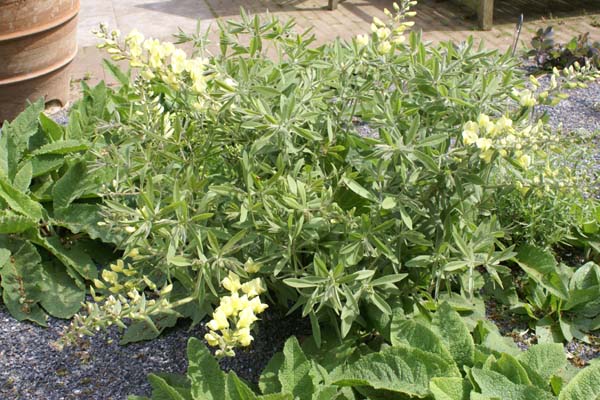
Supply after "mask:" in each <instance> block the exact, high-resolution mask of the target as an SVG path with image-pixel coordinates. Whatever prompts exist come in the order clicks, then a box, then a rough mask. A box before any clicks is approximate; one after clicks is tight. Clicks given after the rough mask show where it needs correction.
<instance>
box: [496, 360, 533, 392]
mask: <svg viewBox="0 0 600 400" xmlns="http://www.w3.org/2000/svg"><path fill="white" fill-rule="evenodd" d="M490 370H491V371H496V372H498V373H500V374H502V375H504V376H505V377H506V378H508V379H510V381H511V382H513V383H516V384H520V385H531V380H530V379H529V375H528V374H527V371H526V370H525V368H524V367H523V366H522V365H521V363H519V361H517V359H516V358H514V357H513V356H511V355H510V354H506V353H504V354H502V355H501V356H500V358H499V359H498V360H497V361H495V362H493V363H492V364H491V366H490Z"/></svg>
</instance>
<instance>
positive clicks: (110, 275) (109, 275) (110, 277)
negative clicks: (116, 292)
mask: <svg viewBox="0 0 600 400" xmlns="http://www.w3.org/2000/svg"><path fill="white" fill-rule="evenodd" d="M102 279H104V280H105V281H106V282H108V283H116V282H117V280H118V279H119V275H117V273H116V272H114V271H110V270H108V269H105V270H104V271H102Z"/></svg>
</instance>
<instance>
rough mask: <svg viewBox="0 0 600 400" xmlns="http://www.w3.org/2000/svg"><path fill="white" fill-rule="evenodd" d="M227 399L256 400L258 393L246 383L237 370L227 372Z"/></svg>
mask: <svg viewBox="0 0 600 400" xmlns="http://www.w3.org/2000/svg"><path fill="white" fill-rule="evenodd" d="M226 384H227V399H228V400H256V398H257V397H256V394H255V393H254V392H253V391H252V389H250V388H249V387H248V385H246V384H245V383H244V382H242V380H241V379H240V378H238V376H237V375H236V374H235V372H229V373H228V374H227V380H226Z"/></svg>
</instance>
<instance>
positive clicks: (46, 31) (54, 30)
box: [0, 0, 79, 122]
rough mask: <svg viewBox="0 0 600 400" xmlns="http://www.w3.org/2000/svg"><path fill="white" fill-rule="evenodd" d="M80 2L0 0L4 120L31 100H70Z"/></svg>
mask: <svg viewBox="0 0 600 400" xmlns="http://www.w3.org/2000/svg"><path fill="white" fill-rule="evenodd" d="M78 12H79V0H0V60H1V61H0V122H2V121H4V120H6V119H8V120H10V119H13V118H14V117H15V116H16V115H17V114H18V113H19V112H21V111H23V109H24V108H25V106H26V105H27V101H28V100H29V101H36V100H37V99H39V98H40V97H44V98H45V101H46V102H47V103H48V102H50V101H53V100H57V101H59V102H60V103H61V104H63V105H64V104H66V102H67V100H68V98H69V81H70V76H69V66H70V64H71V61H73V59H74V58H75V55H76V54H77V14H78Z"/></svg>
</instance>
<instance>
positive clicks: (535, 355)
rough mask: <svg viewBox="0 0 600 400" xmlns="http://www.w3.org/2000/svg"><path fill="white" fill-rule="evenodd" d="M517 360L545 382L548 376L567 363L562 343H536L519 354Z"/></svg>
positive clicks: (548, 378)
mask: <svg viewBox="0 0 600 400" xmlns="http://www.w3.org/2000/svg"><path fill="white" fill-rule="evenodd" d="M518 360H519V361H520V362H521V364H523V366H524V367H526V368H528V369H530V370H531V371H535V372H536V373H537V374H539V375H540V376H541V377H542V378H543V379H544V381H545V382H546V383H548V381H549V380H550V377H551V376H552V375H554V374H555V373H557V372H558V371H559V370H560V369H561V368H563V367H564V366H565V365H566V364H567V357H566V356H565V351H564V349H563V346H562V344H559V343H548V344H536V345H534V346H531V347H530V348H529V349H527V351H526V352H524V353H522V354H520V355H519V357H518Z"/></svg>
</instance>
